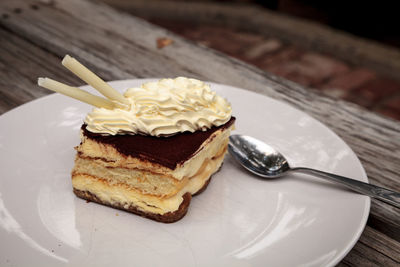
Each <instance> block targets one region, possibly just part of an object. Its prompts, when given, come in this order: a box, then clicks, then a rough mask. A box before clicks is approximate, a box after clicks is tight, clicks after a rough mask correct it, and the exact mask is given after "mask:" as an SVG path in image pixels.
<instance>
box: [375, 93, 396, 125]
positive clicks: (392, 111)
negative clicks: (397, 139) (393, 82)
mask: <svg viewBox="0 0 400 267" xmlns="http://www.w3.org/2000/svg"><path fill="white" fill-rule="evenodd" d="M376 111H377V112H379V113H382V114H384V115H386V116H388V117H391V118H393V119H397V120H400V94H397V95H396V96H393V97H392V98H390V99H388V100H387V101H386V102H384V103H382V104H381V105H380V107H379V108H377V109H376Z"/></svg>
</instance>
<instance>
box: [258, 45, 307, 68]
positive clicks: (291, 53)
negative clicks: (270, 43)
mask: <svg viewBox="0 0 400 267" xmlns="http://www.w3.org/2000/svg"><path fill="white" fill-rule="evenodd" d="M303 53H304V52H303V50H301V49H300V48H298V47H295V46H292V45H289V46H285V47H283V48H282V49H281V50H279V51H278V52H277V53H274V54H272V55H265V56H263V57H260V58H258V59H257V60H256V61H254V64H255V65H256V66H257V67H259V68H261V69H264V70H267V71H270V69H271V68H274V67H275V66H277V65H280V64H282V63H286V62H288V61H296V60H297V59H298V58H299V57H301V55H302V54H303Z"/></svg>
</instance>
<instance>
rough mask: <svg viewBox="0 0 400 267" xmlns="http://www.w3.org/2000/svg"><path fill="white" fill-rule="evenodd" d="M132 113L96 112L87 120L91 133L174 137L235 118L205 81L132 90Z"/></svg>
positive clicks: (129, 93)
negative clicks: (177, 134) (174, 135)
mask: <svg viewBox="0 0 400 267" xmlns="http://www.w3.org/2000/svg"><path fill="white" fill-rule="evenodd" d="M124 96H125V97H126V98H127V99H128V101H129V109H122V108H115V109H112V110H109V109H105V108H94V109H93V111H92V112H90V113H89V114H88V115H87V116H86V118H85V123H86V124H87V130H89V131H91V132H94V133H102V134H109V135H116V134H144V135H152V136H170V135H173V134H176V133H180V132H185V131H189V132H194V131H197V130H202V131H205V130H207V129H209V128H211V127H212V126H220V125H223V124H225V123H226V122H228V121H229V120H230V118H231V113H232V109H231V105H230V104H229V102H228V101H226V100H225V99H224V98H222V97H221V96H219V95H217V94H216V93H215V92H213V91H211V89H210V87H209V86H208V85H207V84H205V83H204V82H202V81H199V80H196V79H189V78H184V77H178V78H176V79H162V80H160V81H158V82H149V83H145V84H143V85H142V86H141V87H140V88H130V89H128V90H127V91H126V92H125V94H124Z"/></svg>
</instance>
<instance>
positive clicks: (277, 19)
mask: <svg viewBox="0 0 400 267" xmlns="http://www.w3.org/2000/svg"><path fill="white" fill-rule="evenodd" d="M101 1H102V2H106V3H108V4H110V5H111V6H114V7H116V8H119V9H121V10H126V11H129V12H130V13H132V14H134V15H138V16H143V17H150V18H161V19H168V20H171V19H172V20H177V21H182V22H184V21H190V22H197V23H208V24H209V23H212V24H218V25H227V26H231V27H232V26H233V27H235V28H237V29H241V30H246V31H251V32H257V33H260V34H264V35H265V36H269V37H271V36H273V37H276V38H279V39H280V40H283V41H286V42H289V43H296V44H301V45H302V46H303V47H305V48H307V49H310V50H313V51H320V52H323V53H328V54H332V53H334V54H335V56H336V57H338V58H342V59H343V60H345V61H346V62H349V63H353V64H356V65H363V66H368V67H369V68H371V69H374V70H375V71H377V72H380V73H381V74H384V75H386V76H390V77H392V78H394V79H397V80H399V79H400V75H399V72H400V51H399V50H398V49H395V48H392V47H389V46H385V45H382V44H380V43H377V42H374V41H372V40H365V39H363V38H360V37H356V36H354V35H351V34H348V33H346V32H343V31H340V30H336V29H333V28H330V27H328V26H325V25H321V24H318V23H314V22H312V21H308V20H305V19H301V18H293V17H291V16H288V15H282V14H279V13H278V12H274V11H271V10H268V9H262V8H260V7H257V6H255V5H251V4H247V5H246V4H245V5H243V4H236V5H234V4H233V3H230V4H229V5H226V4H224V3H210V2H207V3H204V2H201V1H200V2H198V1H186V2H185V1H180V2H179V5H177V4H176V3H175V2H174V1H163V0H136V1H129V0H101ZM243 21H245V22H246V23H243ZM293 29H296V30H293Z"/></svg>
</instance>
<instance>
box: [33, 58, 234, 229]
mask: <svg viewBox="0 0 400 267" xmlns="http://www.w3.org/2000/svg"><path fill="white" fill-rule="evenodd" d="M62 63H63V65H64V66H65V67H67V68H68V69H69V70H71V71H72V72H73V73H75V74H76V75H77V76H79V77H80V78H81V79H82V80H84V81H86V82H87V83H88V84H89V85H91V86H92V87H93V88H95V89H96V90H98V91H99V92H100V93H101V94H103V95H104V96H105V97H106V98H102V97H99V96H96V95H93V94H90V93H88V92H86V91H83V90H82V89H79V88H76V87H71V86H68V85H66V84H62V83H60V82H57V81H54V80H51V79H49V78H39V79H38V84H39V85H40V86H42V87H45V88H47V89H50V90H53V91H56V92H59V93H62V94H65V95H67V96H70V97H73V98H75V99H78V100H80V101H82V102H85V103H88V104H90V105H93V106H94V107H95V108H94V109H93V110H92V111H91V112H90V113H88V115H87V116H86V118H85V120H84V124H83V125H82V127H81V143H80V145H79V146H78V147H76V151H77V154H76V158H75V165H74V168H73V170H72V186H73V191H74V193H75V194H76V195H77V196H78V197H81V198H83V199H86V200H89V201H94V202H97V203H100V204H104V205H108V206H111V207H114V208H118V209H122V210H126V211H129V212H133V213H136V214H139V215H142V216H144V217H148V218H150V219H154V220H156V221H160V222H174V221H177V220H179V219H181V218H182V217H183V216H184V215H185V214H186V212H187V210H188V206H189V204H190V201H191V197H192V195H194V194H196V193H199V192H201V191H202V190H203V189H205V188H206V187H207V185H208V183H209V181H210V178H211V176H212V175H213V174H214V173H215V172H216V171H218V169H219V168H220V167H221V165H222V162H223V159H224V156H225V154H226V151H227V145H228V140H229V134H230V131H231V130H232V129H233V128H234V122H235V118H234V117H232V116H231V112H232V109H231V106H230V104H229V103H228V102H227V101H226V100H225V99H224V98H222V97H220V96H219V95H217V94H216V93H215V92H213V91H212V90H211V89H210V87H209V86H208V85H207V84H205V83H203V82H201V81H199V80H195V79H189V78H184V77H178V78H176V79H163V80H160V81H158V82H149V83H145V84H143V85H142V86H141V87H139V88H130V89H128V90H127V91H126V92H125V93H124V94H123V95H122V94H120V93H119V92H118V91H116V90H115V89H114V88H112V87H111V86H110V85H109V84H107V83H105V82H104V81H103V80H102V79H100V78H99V77H98V76H97V75H95V74H94V73H92V72H91V71H90V70H88V69H87V68H86V67H85V66H83V65H82V64H80V63H79V62H78V61H77V60H76V59H74V58H71V57H70V56H68V55H67V56H65V58H64V59H63V62H62Z"/></svg>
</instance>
